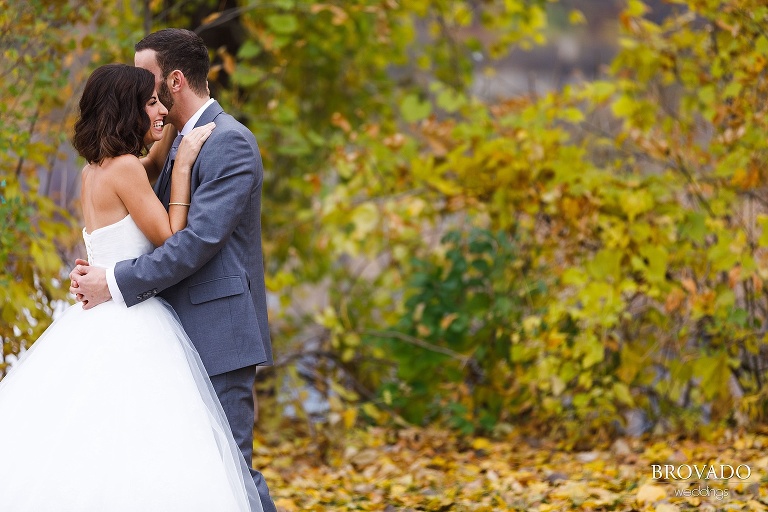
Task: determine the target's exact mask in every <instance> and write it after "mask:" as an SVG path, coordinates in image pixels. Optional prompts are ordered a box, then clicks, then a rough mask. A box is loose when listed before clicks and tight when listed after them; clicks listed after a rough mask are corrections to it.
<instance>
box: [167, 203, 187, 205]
mask: <svg viewBox="0 0 768 512" xmlns="http://www.w3.org/2000/svg"><path fill="white" fill-rule="evenodd" d="M172 204H176V205H179V206H189V203H168V206H171V205H172Z"/></svg>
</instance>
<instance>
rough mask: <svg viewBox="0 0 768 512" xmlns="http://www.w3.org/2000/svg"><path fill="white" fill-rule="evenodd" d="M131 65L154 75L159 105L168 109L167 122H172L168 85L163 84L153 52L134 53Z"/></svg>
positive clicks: (171, 101) (171, 105) (161, 73)
mask: <svg viewBox="0 0 768 512" xmlns="http://www.w3.org/2000/svg"><path fill="white" fill-rule="evenodd" d="M133 63H134V65H135V66H136V67H137V68H144V69H146V70H147V71H150V72H151V73H152V74H153V75H155V90H156V91H157V99H159V100H160V103H162V104H163V105H165V108H167V109H168V120H169V121H172V120H173V113H172V112H173V111H172V107H173V98H172V97H171V91H170V89H168V84H166V83H165V80H164V77H163V72H162V71H161V70H160V66H159V65H158V64H157V58H156V56H155V50H141V51H139V52H136V55H134V57H133Z"/></svg>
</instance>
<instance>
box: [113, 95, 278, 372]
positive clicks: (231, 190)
mask: <svg viewBox="0 0 768 512" xmlns="http://www.w3.org/2000/svg"><path fill="white" fill-rule="evenodd" d="M211 121H214V122H215V123H216V128H215V129H214V130H213V133H212V134H211V136H210V137H209V138H208V140H207V141H206V143H205V145H204V146H203V148H202V150H201V151H200V154H199V156H198V157H197V160H196V161H195V164H194V166H193V167H192V200H191V203H192V204H191V207H190V209H189V218H188V221H187V227H186V228H185V229H183V230H181V231H179V232H177V233H175V234H174V235H173V236H172V237H170V238H169V239H168V240H167V241H166V242H165V243H164V244H163V245H162V246H161V247H158V248H157V249H155V250H154V251H153V252H152V253H150V254H145V255H143V256H140V257H138V258H136V259H134V260H127V261H121V262H119V263H118V264H117V265H116V266H115V279H116V280H117V285H118V287H119V288H120V291H121V292H122V294H123V297H124V298H125V302H126V304H127V305H128V306H129V307H130V306H133V305H135V304H138V303H140V302H142V301H144V300H146V299H148V298H150V297H154V296H155V295H159V296H160V297H163V298H164V299H165V300H167V301H168V302H169V303H170V304H171V306H173V308H174V309H175V310H176V313H177V314H178V315H179V318H180V319H181V323H182V325H183V326H184V329H185V330H186V332H187V334H188V335H189V338H190V339H191V340H192V343H193V344H194V345H195V347H196V348H197V351H198V352H199V353H200V358H201V359H202V361H203V364H204V365H205V368H206V370H207V371H208V374H209V375H218V374H221V373H225V372H228V371H232V370H236V369H238V368H243V367H245V366H251V365H271V364H272V345H271V342H270V338H269V327H268V325H267V304H266V292H265V288H264V263H263V257H262V250H261V186H262V178H263V173H264V170H263V167H262V163H261V155H260V153H259V148H258V146H257V144H256V139H255V138H254V136H253V134H252V133H251V132H250V131H249V130H248V128H246V127H245V126H243V125H242V124H240V123H239V122H238V121H236V120H235V118H233V117H232V116H230V115H228V114H226V113H225V112H224V110H223V109H222V108H221V106H220V105H219V104H218V103H217V102H214V103H212V104H211V105H210V106H209V107H208V108H207V109H206V110H205V111H204V112H203V115H202V116H201V117H200V120H199V121H198V122H197V126H201V125H204V124H206V123H209V122H211ZM168 165H169V162H166V167H168ZM169 174H170V173H168V172H166V170H164V171H163V173H162V174H161V175H160V178H158V181H157V183H156V184H155V192H156V193H157V194H158V197H159V198H160V200H161V201H162V202H163V204H164V205H165V207H166V209H167V208H168V201H169V197H170V184H169V182H170V179H169Z"/></svg>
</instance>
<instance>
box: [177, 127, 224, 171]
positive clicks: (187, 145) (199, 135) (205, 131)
mask: <svg viewBox="0 0 768 512" xmlns="http://www.w3.org/2000/svg"><path fill="white" fill-rule="evenodd" d="M214 128H216V124H215V123H208V124H204V125H203V126H198V127H197V128H195V129H194V130H192V131H191V132H189V133H188V134H187V135H185V136H184V138H183V139H181V144H180V145H179V151H178V153H177V154H176V162H175V163H174V164H173V170H174V172H175V171H177V170H183V171H191V170H192V164H194V163H195V160H196V159H197V155H198V154H199V153H200V149H201V148H202V147H203V144H205V141H206V140H208V137H209V136H210V135H211V132H213V129H214Z"/></svg>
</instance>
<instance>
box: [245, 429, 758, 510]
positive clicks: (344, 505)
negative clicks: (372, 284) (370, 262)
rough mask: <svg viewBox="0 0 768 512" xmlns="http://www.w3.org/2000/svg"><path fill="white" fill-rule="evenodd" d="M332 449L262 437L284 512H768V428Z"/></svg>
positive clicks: (388, 440)
mask: <svg viewBox="0 0 768 512" xmlns="http://www.w3.org/2000/svg"><path fill="white" fill-rule="evenodd" d="M340 436H341V435H340ZM332 445H333V446H334V448H329V444H328V443H318V442H317V440H315V439H312V438H309V437H301V438H297V439H292V440H282V441H276V442H271V443H270V442H267V441H266V440H265V439H263V438H257V440H256V443H255V452H254V465H255V467H257V468H260V469H261V471H262V472H263V473H264V475H265V477H266V479H267V482H268V483H269V485H270V488H271V489H272V496H273V498H274V500H275V503H276V504H277V507H278V510H279V511H281V512H293V511H326V510H328V511H333V510H339V511H346V510H382V511H387V512H394V511H416V510H428V511H447V510H473V511H502V510H538V511H556V510H586V511H589V510H595V511H597V510H626V511H629V510H656V511H663V512H672V511H679V510H711V511H715V510H768V456H766V454H765V448H766V447H768V436H766V435H760V434H749V435H747V434H743V435H738V436H736V435H732V434H728V433H726V434H724V435H721V436H720V438H719V440H718V441H702V442H693V441H690V440H664V441H660V440H658V439H656V440H650V441H647V440H646V441H643V440H638V439H619V440H617V441H615V442H614V443H613V445H611V446H609V447H605V448H604V449H595V450H591V451H582V452H569V451H565V450H561V449H558V448H557V445H556V444H555V443H549V442H545V441H538V440H535V439H530V438H529V439H524V438H520V439H511V440H505V441H495V440H494V441H491V440H489V439H485V438H474V439H466V438H461V437H458V436H455V435H454V434H452V433H449V432H445V431H437V430H430V429H424V430H415V429H408V430H399V431H397V430H387V429H381V428H372V429H369V430H365V431H355V432H352V433H348V434H344V435H343V436H342V437H340V438H338V439H336V440H334V441H333V443H332ZM336 447H339V448H336ZM654 464H656V465H660V466H661V470H662V471H663V469H664V465H669V467H670V468H680V469H681V474H682V475H683V476H686V473H687V471H688V468H689V467H690V468H691V470H693V471H695V469H696V467H698V468H699V469H700V470H703V471H706V470H707V469H708V468H709V467H710V466H714V467H715V468H716V470H717V471H718V472H720V471H721V470H720V465H726V466H727V465H730V466H731V467H733V468H734V469H735V468H737V467H738V466H739V465H744V466H742V467H741V469H740V474H741V476H746V471H747V469H746V467H748V468H749V472H750V475H749V477H748V478H744V479H740V478H738V477H736V476H734V477H733V478H731V479H729V480H717V479H714V478H711V476H712V474H711V473H710V478H701V479H698V478H697V477H696V475H695V473H694V476H693V478H689V479H679V478H668V479H663V478H654V474H653V465H654ZM694 466H695V467H694ZM745 466H746V467H745ZM725 471H726V472H728V471H729V470H728V469H727V467H726V468H725ZM719 474H720V473H718V475H719Z"/></svg>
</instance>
